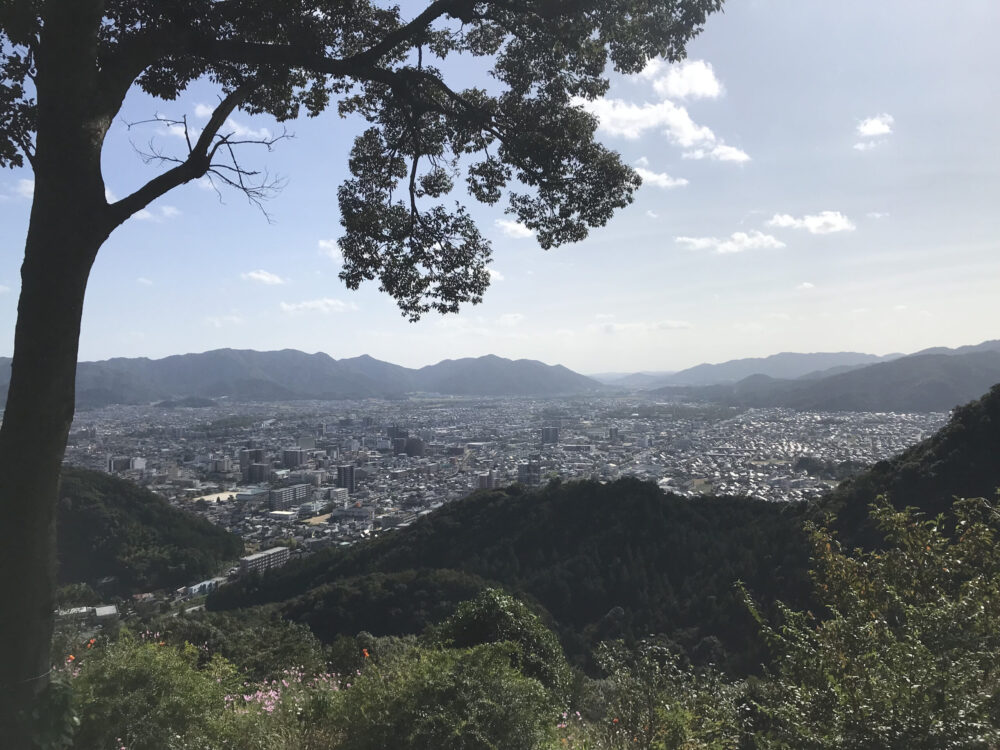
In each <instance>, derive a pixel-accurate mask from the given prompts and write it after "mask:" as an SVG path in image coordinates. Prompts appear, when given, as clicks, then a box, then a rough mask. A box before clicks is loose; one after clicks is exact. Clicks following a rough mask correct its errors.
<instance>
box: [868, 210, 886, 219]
mask: <svg viewBox="0 0 1000 750" xmlns="http://www.w3.org/2000/svg"><path fill="white" fill-rule="evenodd" d="M888 215H889V213H888V212H887V211H869V212H868V213H866V214H865V216H867V217H868V218H869V219H884V218H886V217H887V216H888Z"/></svg>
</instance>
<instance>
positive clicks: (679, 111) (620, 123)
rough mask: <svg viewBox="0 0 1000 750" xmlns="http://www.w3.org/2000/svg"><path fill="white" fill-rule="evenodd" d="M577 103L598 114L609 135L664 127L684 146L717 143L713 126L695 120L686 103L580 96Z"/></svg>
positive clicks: (631, 135)
mask: <svg viewBox="0 0 1000 750" xmlns="http://www.w3.org/2000/svg"><path fill="white" fill-rule="evenodd" d="M575 103H576V104H579V105H580V106H582V107H583V108H584V109H585V110H586V111H588V112H590V113H591V114H592V115H596V116H597V118H598V119H599V120H600V126H599V128H600V130H602V131H604V132H605V133H607V134H608V135H612V136H619V137H622V138H627V139H629V140H635V139H636V138H638V137H640V136H641V135H642V134H643V133H645V132H646V131H647V130H653V129H655V128H662V127H665V128H666V130H665V132H666V134H667V136H668V137H669V138H670V139H671V140H672V141H674V142H675V143H678V144H680V145H681V146H684V147H685V148H690V147H692V146H697V145H700V144H704V143H715V133H713V132H712V130H711V129H710V128H708V127H705V126H704V125H698V124H696V123H695V122H694V120H692V119H691V115H689V114H688V111H687V110H686V109H685V108H684V107H681V106H679V105H677V104H674V103H673V102H671V101H662V102H658V103H657V104H650V103H649V102H643V103H642V104H632V103H631V102H626V101H623V100H621V99H597V100H596V101H588V100H586V99H577V100H576V102H575Z"/></svg>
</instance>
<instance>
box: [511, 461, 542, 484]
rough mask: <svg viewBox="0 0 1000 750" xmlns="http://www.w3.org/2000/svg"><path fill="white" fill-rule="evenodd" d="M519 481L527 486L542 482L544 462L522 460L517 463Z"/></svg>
mask: <svg viewBox="0 0 1000 750" xmlns="http://www.w3.org/2000/svg"><path fill="white" fill-rule="evenodd" d="M517 481H518V482H520V483H521V484H523V485H525V486H526V487H535V486H537V485H539V484H541V483H542V464H541V463H540V462H539V461H531V460H528V461H521V463H519V464H518V465H517Z"/></svg>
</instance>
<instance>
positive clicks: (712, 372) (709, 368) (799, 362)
mask: <svg viewBox="0 0 1000 750" xmlns="http://www.w3.org/2000/svg"><path fill="white" fill-rule="evenodd" d="M902 356H903V355H902V354H886V355H885V356H881V357H880V356H878V355H876V354H863V353H861V352H811V353H799V352H780V353H779V354H772V355H771V356H769V357H747V358H745V359H731V360H729V361H727V362H720V363H718V364H708V363H704V364H700V365H695V366H694V367H689V368H687V369H686V370H681V371H679V372H675V373H673V374H672V375H667V376H665V377H663V378H659V379H657V380H656V381H654V382H652V383H650V384H649V385H648V386H646V387H648V388H660V387H663V386H668V385H718V384H721V383H736V382H739V381H740V380H743V379H744V378H748V377H750V376H751V375H767V376H768V377H771V378H782V379H789V380H791V379H795V378H800V377H802V376H804V375H809V374H811V373H816V372H820V371H823V370H828V369H831V368H854V367H864V366H867V365H872V364H876V363H878V362H888V361H890V360H892V359H896V358H898V357H902Z"/></svg>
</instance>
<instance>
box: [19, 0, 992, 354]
mask: <svg viewBox="0 0 1000 750" xmlns="http://www.w3.org/2000/svg"><path fill="white" fill-rule="evenodd" d="M998 29H1000V3H998V2H996V0H955V1H954V2H950V3H942V2H939V1H937V2H932V1H931V0H878V2H872V1H871V0H837V2H829V1H828V0H825V1H820V0H731V2H729V3H728V5H727V7H726V11H725V13H724V14H720V15H717V16H714V17H712V18H710V19H709V22H708V24H707V26H706V28H705V31H704V32H703V34H702V35H701V36H700V37H699V38H698V39H697V40H696V41H695V42H694V43H692V44H691V45H690V47H689V57H688V60H687V62H686V63H684V64H682V65H678V66H667V65H664V64H659V63H654V64H652V65H651V66H650V67H649V68H647V70H646V71H645V72H644V74H643V75H641V76H635V77H631V78H622V77H615V78H614V82H613V86H612V89H611V91H610V92H609V94H608V96H607V97H606V99H605V100H603V101H601V102H597V103H593V104H590V105H588V106H590V107H592V108H593V111H594V112H596V113H598V114H599V115H600V117H601V121H602V128H601V131H600V137H601V138H602V139H603V141H604V142H605V143H607V144H608V145H610V146H611V147H613V148H615V149H616V150H618V151H619V152H620V153H621V154H622V155H623V157H624V158H625V159H626V161H628V162H629V163H631V164H633V165H634V166H636V167H637V168H639V169H640V170H641V172H642V174H643V175H644V177H645V184H644V185H643V187H642V188H641V189H640V191H639V193H638V194H637V198H636V201H635V203H634V204H633V205H632V206H630V207H629V208H627V209H626V210H624V211H621V212H620V213H619V214H618V215H616V216H615V218H614V219H613V220H612V222H611V223H610V224H609V226H607V227H606V228H604V229H600V230H597V231H595V232H593V234H592V235H591V237H590V238H589V239H587V240H586V241H584V242H582V243H579V244H577V245H573V246H567V247H563V248H560V249H557V250H553V251H548V252H545V251H542V250H541V249H540V248H539V247H538V245H537V244H536V243H535V241H534V239H533V238H532V237H530V236H523V235H524V234H526V233H525V232H524V231H523V230H522V229H521V228H520V227H517V226H516V225H512V224H510V223H509V222H508V223H504V220H505V219H507V218H509V217H505V216H504V214H503V213H502V206H498V207H496V208H495V209H494V208H482V207H478V208H475V209H474V212H475V216H476V217H477V219H478V220H479V221H480V222H481V226H483V227H484V228H485V229H486V230H487V232H488V234H489V235H490V236H491V238H492V239H493V247H494V261H493V269H494V271H495V280H494V283H493V285H492V286H491V288H490V289H489V291H488V292H487V294H486V299H485V302H484V303H483V304H481V305H479V306H476V307H467V308H465V309H464V310H463V311H462V312H461V313H460V314H458V315H455V316H448V317H441V316H438V315H429V316H427V317H426V319H425V320H423V321H421V322H420V323H417V324H411V323H408V322H406V321H405V319H404V318H402V317H401V316H400V314H399V312H398V310H397V308H396V306H395V303H394V302H393V301H392V300H391V299H389V298H388V297H385V296H384V295H382V294H380V293H379V292H378V291H377V288H376V287H375V285H372V284H369V285H368V286H366V287H363V288H362V289H361V290H360V291H358V292H350V291H348V290H347V289H346V288H344V286H343V285H342V283H341V282H340V281H339V279H338V278H337V272H338V270H339V265H338V263H337V259H336V256H337V253H336V250H335V248H336V244H335V239H336V237H337V236H338V234H339V231H340V226H339V222H338V212H337V204H336V188H337V185H338V184H339V183H340V182H341V181H342V180H343V179H344V177H345V174H346V154H347V151H348V149H349V148H350V144H351V140H352V137H353V134H354V133H355V132H357V129H358V123H357V122H352V121H347V122H345V121H341V120H338V119H337V118H336V117H335V116H333V115H324V116H322V117H320V118H317V119H314V120H302V121H300V122H295V123H292V124H291V125H290V126H289V130H290V131H291V132H293V133H294V135H295V138H294V139H293V140H290V141H286V142H283V143H281V144H279V145H278V146H277V147H276V149H275V151H274V152H273V153H263V152H262V153H259V154H256V153H254V154H247V156H246V161H247V163H249V164H252V165H253V166H255V167H259V168H267V169H268V170H269V171H271V172H272V173H278V174H280V175H281V176H283V177H285V178H287V185H286V186H285V188H284V190H283V191H282V192H281V194H280V195H279V196H278V197H277V198H276V199H274V200H272V201H270V202H269V204H268V206H267V208H268V211H269V213H270V214H271V215H272V216H273V218H274V222H275V223H273V224H268V223H267V221H265V219H264V218H263V217H262V216H261V214H260V213H259V212H258V211H257V209H255V208H253V207H251V206H248V205H247V203H246V201H245V199H244V198H243V197H242V196H241V195H239V194H236V193H232V192H228V193H224V195H223V198H224V203H220V201H219V199H218V197H217V196H216V194H215V193H214V192H212V191H211V190H206V189H204V188H203V187H202V186H198V185H188V186H185V187H183V188H181V189H179V190H176V191H174V192H173V193H171V194H169V195H167V196H165V197H164V198H162V199H160V201H158V202H157V203H155V204H154V205H153V206H151V207H150V209H149V211H148V212H147V213H146V214H145V215H143V216H141V217H140V216H137V217H133V218H132V219H131V220H129V221H128V222H127V223H126V224H125V225H124V226H123V227H121V228H120V229H118V230H117V232H116V233H115V234H114V235H113V236H112V238H111V239H110V240H109V242H108V243H107V244H106V245H105V247H104V248H103V249H102V251H101V254H100V255H99V257H98V260H97V263H96V264H95V267H94V271H93V275H92V276H91V281H90V287H89V290H88V297H87V304H86V310H85V314H84V320H83V334H82V339H81V346H80V355H81V359H104V358H107V357H113V356H150V357H161V356H166V355H169V354H177V353H183V352H194V351H204V350H207V349H214V348H219V347H235V348H253V349H281V348H295V349H302V350H305V351H310V352H313V351H325V352H327V353H329V354H330V355H331V356H333V357H336V358H341V357H350V356H355V355H359V354H364V353H367V354H371V355H372V356H374V357H378V358H379V359H384V360H388V361H391V362H396V363H398V364H403V365H407V366H419V365H424V364H429V363H432V362H436V361H438V360H441V359H444V358H456V357H465V356H478V355H482V354H487V353H494V354H499V355H501V356H506V357H511V358H520V357H526V358H531V359H540V360H543V361H545V362H548V363H561V364H564V365H566V366H568V367H571V368H573V369H576V370H578V371H582V372H602V371H634V370H667V369H679V368H682V367H686V366H690V365H693V364H697V363H698V362H702V361H721V360H726V359H731V358H735V357H746V356H763V355H767V354H772V353H775V352H778V351H789V350H792V351H840V350H856V351H865V352H872V353H877V354H882V353H887V352H891V351H914V350H917V349H920V348H923V347H928V346H934V345H948V346H955V345H960V344H968V343H976V342H979V341H982V340H985V339H989V338H998V337H1000V310H998V307H1000V125H998V123H1000V96H998V94H1000V83H998V71H1000V45H998V44H997V43H996V40H995V35H996V32H997V30H998ZM215 97H216V93H215V92H214V91H213V90H212V89H211V88H210V87H208V86H198V87H195V88H193V89H192V90H191V91H189V92H188V93H187V94H186V95H185V96H184V97H183V98H182V99H181V101H179V102H155V101H152V100H150V99H148V98H144V97H142V96H140V95H136V96H134V97H133V98H131V99H130V100H129V101H128V102H127V104H126V110H125V113H124V115H123V117H122V118H121V119H120V120H119V121H118V122H116V123H115V125H114V127H113V130H112V133H111V134H110V136H109V138H108V141H107V144H106V148H105V161H104V164H105V180H106V182H107V185H108V188H109V190H110V191H111V192H112V193H113V194H114V195H116V196H119V197H120V196H122V195H125V194H127V193H128V192H130V191H131V190H133V189H135V188H136V187H137V186H138V185H140V184H141V183H142V182H143V181H145V180H146V179H148V178H149V177H151V176H152V175H153V174H155V167H152V166H147V165H144V164H143V163H142V161H141V160H140V159H139V157H138V156H137V155H136V153H135V152H134V150H133V149H132V146H131V145H130V143H129V139H130V138H131V139H132V140H134V141H135V142H136V144H137V145H140V146H143V145H145V144H146V143H147V142H148V141H149V140H150V139H151V138H152V139H154V140H155V141H156V143H157V144H159V145H160V146H161V147H163V148H175V149H176V148H179V146H180V145H181V141H180V139H178V138H176V137H175V136H173V135H170V134H169V133H163V132H158V130H157V128H156V127H154V126H145V127H142V128H136V129H133V130H132V131H131V132H129V131H128V130H127V128H126V124H125V122H126V120H141V119H145V118H148V117H151V116H152V115H153V114H154V113H156V112H159V113H161V114H164V115H170V116H180V115H182V114H185V113H186V114H187V115H188V116H189V117H190V118H192V121H197V120H198V118H199V116H202V118H203V115H202V112H203V111H204V110H205V109H206V105H211V104H212V103H213V102H215V101H216V98H215ZM199 105H201V106H199ZM233 120H234V124H233V127H242V128H250V129H261V128H267V129H268V130H270V131H271V132H275V131H276V130H279V129H280V128H279V127H276V126H275V124H274V123H273V122H269V121H267V120H266V119H264V118H253V119H251V118H249V117H248V116H246V115H241V114H237V115H236V116H234V118H233ZM178 153H179V152H178ZM30 177H31V175H30V173H29V172H26V171H21V172H18V171H14V172H7V173H2V174H0V243H2V246H3V248H4V252H3V254H2V257H0V352H2V353H4V354H9V353H10V350H11V347H12V341H13V329H14V321H15V315H16V306H17V294H18V288H19V275H18V268H19V265H20V262H21V257H22V250H23V242H24V232H25V228H26V223H27V216H28V209H29V202H30V187H31V183H30Z"/></svg>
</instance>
